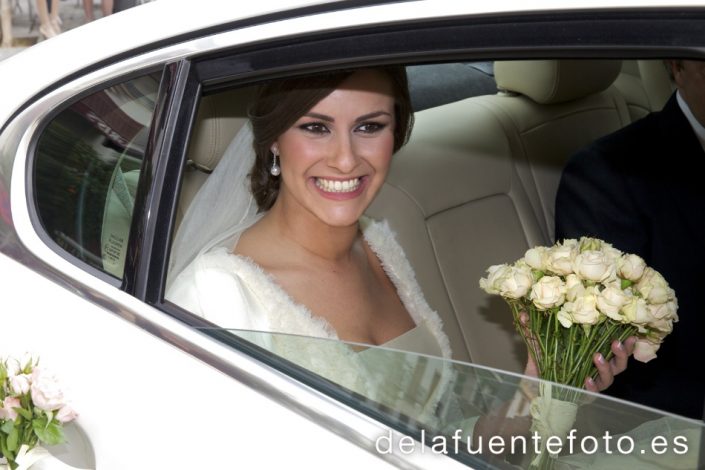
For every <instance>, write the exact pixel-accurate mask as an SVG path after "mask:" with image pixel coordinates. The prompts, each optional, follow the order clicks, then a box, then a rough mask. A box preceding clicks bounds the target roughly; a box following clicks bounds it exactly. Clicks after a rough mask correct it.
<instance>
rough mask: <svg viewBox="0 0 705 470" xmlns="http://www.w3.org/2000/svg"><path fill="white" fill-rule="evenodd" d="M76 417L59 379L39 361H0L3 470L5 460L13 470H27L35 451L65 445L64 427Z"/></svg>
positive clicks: (0, 419)
mask: <svg viewBox="0 0 705 470" xmlns="http://www.w3.org/2000/svg"><path fill="white" fill-rule="evenodd" d="M75 417H76V412H75V411H74V410H73V409H72V408H71V407H70V406H69V405H68V404H67V403H66V400H65V398H64V394H63V392H62V390H61V388H60V387H59V384H58V382H57V381H56V378H55V377H54V376H53V375H51V374H49V373H48V372H47V371H46V369H43V368H41V367H39V365H38V361H37V360H33V359H32V358H28V359H26V360H25V361H23V362H20V361H18V360H17V359H13V358H7V359H2V358H0V469H2V468H5V464H3V463H1V461H2V458H4V460H5V461H6V465H7V466H9V468H10V469H12V470H14V469H16V468H18V467H20V466H21V467H22V468H28V467H29V466H30V465H31V464H32V463H33V462H35V461H36V460H37V458H38V457H39V453H38V452H34V450H35V447H37V445H38V444H39V443H42V444H46V445H55V444H60V443H62V442H64V434H63V428H62V426H63V424H64V423H67V422H69V421H72V420H73V419H74V418H75ZM33 452H34V453H35V454H37V455H36V456H33V455H32V454H33Z"/></svg>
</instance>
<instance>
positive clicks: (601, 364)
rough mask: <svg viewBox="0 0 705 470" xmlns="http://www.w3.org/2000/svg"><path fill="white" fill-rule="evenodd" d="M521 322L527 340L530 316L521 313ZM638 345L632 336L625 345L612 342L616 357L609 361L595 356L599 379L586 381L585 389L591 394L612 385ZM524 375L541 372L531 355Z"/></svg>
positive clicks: (535, 375)
mask: <svg viewBox="0 0 705 470" xmlns="http://www.w3.org/2000/svg"><path fill="white" fill-rule="evenodd" d="M519 322H520V323H521V324H522V326H523V327H524V332H525V335H526V337H527V338H531V337H532V336H531V331H530V330H529V327H528V325H529V315H528V314H527V313H526V312H521V314H520V315H519ZM635 343H636V337H635V336H630V337H629V338H627V339H626V340H625V341H624V343H620V342H619V341H616V340H615V341H613V342H612V346H611V349H612V353H613V354H614V357H612V359H610V360H609V362H608V361H605V358H604V357H603V356H602V354H600V353H595V355H594V356H593V362H594V363H595V367H597V372H598V375H597V378H596V379H595V380H593V379H591V378H590V377H588V378H587V379H585V389H586V390H589V391H591V392H601V391H603V390H605V389H606V388H607V387H609V386H610V385H612V382H614V376H615V375H617V374H620V373H622V372H624V370H625V369H626V368H627V362H628V360H629V356H631V355H632V353H633V352H634V344H635ZM524 375H527V376H529V377H538V375H539V371H538V367H537V366H536V362H535V361H534V358H533V356H532V355H531V353H529V357H528V359H527V361H526V368H525V369H524Z"/></svg>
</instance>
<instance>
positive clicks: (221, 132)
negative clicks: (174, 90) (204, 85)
mask: <svg viewBox="0 0 705 470" xmlns="http://www.w3.org/2000/svg"><path fill="white" fill-rule="evenodd" d="M252 96H253V91H252V89H249V88H241V89H237V90H231V91H227V92H224V93H219V94H217V95H211V96H207V97H205V98H203V99H202V100H201V103H200V105H199V108H198V115H197V116H196V120H195V122H194V130H193V137H192V139H191V143H190V145H189V152H188V159H189V161H190V162H191V164H194V165H195V166H196V168H198V169H201V170H203V171H205V172H210V171H212V170H213V169H214V168H215V166H216V165H217V164H218V162H219V161H220V157H222V156H223V153H224V152H225V149H226V148H227V146H228V145H229V144H230V141H231V140H232V139H233V137H234V136H235V134H237V131H238V130H240V127H242V125H243V124H244V123H245V122H246V121H247V108H248V106H249V104H250V101H251V99H252Z"/></svg>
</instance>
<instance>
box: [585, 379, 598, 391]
mask: <svg viewBox="0 0 705 470" xmlns="http://www.w3.org/2000/svg"><path fill="white" fill-rule="evenodd" d="M585 389H586V390H588V391H590V392H595V393H598V392H599V391H600V390H599V389H598V388H597V384H596V383H595V381H594V380H592V377H588V378H587V379H585Z"/></svg>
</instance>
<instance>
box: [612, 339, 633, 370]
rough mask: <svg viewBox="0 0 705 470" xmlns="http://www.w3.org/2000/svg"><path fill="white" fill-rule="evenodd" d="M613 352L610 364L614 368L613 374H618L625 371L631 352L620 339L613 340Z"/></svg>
mask: <svg viewBox="0 0 705 470" xmlns="http://www.w3.org/2000/svg"><path fill="white" fill-rule="evenodd" d="M611 349H612V353H613V354H614V357H613V358H612V360H611V361H610V366H611V368H612V375H617V374H619V373H620V372H623V371H624V369H626V368H627V361H628V360H629V354H628V353H627V349H626V348H625V346H624V344H623V343H622V342H620V341H614V342H612V347H611Z"/></svg>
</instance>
